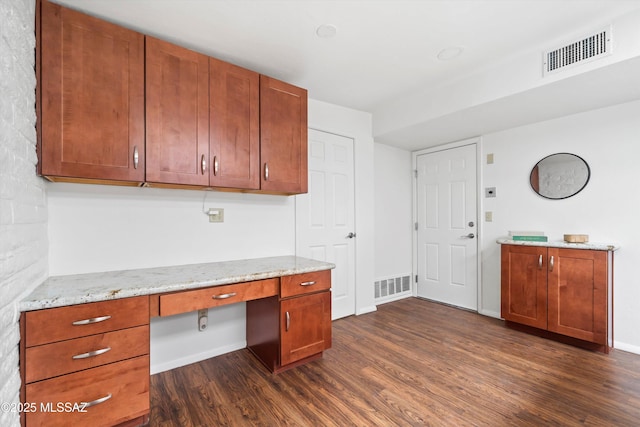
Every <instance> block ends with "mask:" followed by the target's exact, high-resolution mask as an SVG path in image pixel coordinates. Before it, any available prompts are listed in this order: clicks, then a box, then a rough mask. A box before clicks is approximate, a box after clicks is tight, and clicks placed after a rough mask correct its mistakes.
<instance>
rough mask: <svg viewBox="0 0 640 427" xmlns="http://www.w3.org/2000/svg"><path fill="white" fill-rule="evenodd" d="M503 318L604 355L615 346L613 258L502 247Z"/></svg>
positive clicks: (587, 252)
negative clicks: (612, 302) (566, 339)
mask: <svg viewBox="0 0 640 427" xmlns="http://www.w3.org/2000/svg"><path fill="white" fill-rule="evenodd" d="M501 257H502V260H501V261H502V264H501V281H502V284H501V315H502V317H503V318H504V319H505V320H506V321H507V322H508V323H510V324H517V325H525V326H528V327H532V328H536V329H537V330H540V331H548V332H550V333H553V335H550V337H554V338H559V337H571V338H572V339H576V340H580V341H575V342H574V341H571V342H572V343H575V344H581V342H582V343H585V344H592V346H589V345H587V347H591V348H595V349H598V350H601V351H604V352H608V351H609V349H610V348H611V347H612V346H613V333H612V309H611V307H612V304H611V298H612V288H613V283H612V267H613V265H612V264H613V253H612V252H611V251H604V250H589V249H566V248H557V247H543V246H522V245H508V244H503V245H502V256H501Z"/></svg>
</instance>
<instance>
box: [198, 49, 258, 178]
mask: <svg viewBox="0 0 640 427" xmlns="http://www.w3.org/2000/svg"><path fill="white" fill-rule="evenodd" d="M209 73H210V76H209V77H210V92H209V104H210V108H209V112H210V130H211V136H210V144H209V150H210V156H209V157H210V159H211V173H210V185H211V186H212V187H228V188H241V189H248V190H257V189H259V188H260V75H259V74H258V73H256V72H254V71H250V70H247V69H244V68H241V67H238V66H235V65H232V64H229V63H227V62H223V61H220V60H217V59H215V58H209Z"/></svg>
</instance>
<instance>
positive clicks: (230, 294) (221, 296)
mask: <svg viewBox="0 0 640 427" xmlns="http://www.w3.org/2000/svg"><path fill="white" fill-rule="evenodd" d="M236 295H238V294H237V293H236V292H229V293H228V294H220V295H214V296H212V297H211V298H213V299H227V298H231V297H235V296H236Z"/></svg>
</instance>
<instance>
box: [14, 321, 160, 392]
mask: <svg viewBox="0 0 640 427" xmlns="http://www.w3.org/2000/svg"><path fill="white" fill-rule="evenodd" d="M25 354H26V369H25V381H26V382H27V383H32V382H35V381H40V380H44V379H47V378H52V377H57V376H59V375H64V374H68V373H71V372H77V371H82V370H84V369H89V368H95V367H96V366H100V365H105V364H107V363H113V362H117V361H120V360H125V359H130V358H132V357H135V356H142V355H145V354H149V326H148V325H144V326H137V327H135V328H128V329H121V330H119V331H114V332H106V333H103V334H97V335H91V336H88V337H83V338H76V339H73V340H66V341H60V342H56V343H52V344H45V345H40V346H36V347H29V348H27V349H26V351H25ZM74 356H75V358H74Z"/></svg>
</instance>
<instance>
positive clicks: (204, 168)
mask: <svg viewBox="0 0 640 427" xmlns="http://www.w3.org/2000/svg"><path fill="white" fill-rule="evenodd" d="M200 169H201V170H202V175H204V174H205V172H206V171H207V159H205V158H204V154H203V155H202V157H201V158H200Z"/></svg>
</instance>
